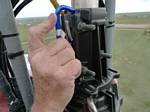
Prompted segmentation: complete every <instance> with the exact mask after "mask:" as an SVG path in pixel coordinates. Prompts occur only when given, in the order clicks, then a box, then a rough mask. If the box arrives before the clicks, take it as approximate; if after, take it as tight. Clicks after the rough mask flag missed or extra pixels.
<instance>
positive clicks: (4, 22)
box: [0, 0, 33, 112]
mask: <svg viewBox="0 0 150 112" xmlns="http://www.w3.org/2000/svg"><path fill="white" fill-rule="evenodd" d="M0 32H1V33H2V35H8V34H16V33H17V28H16V24H15V19H14V15H13V12H12V5H11V2H10V0H0ZM4 42H5V45H6V48H7V52H8V54H10V53H16V52H18V51H21V50H22V48H21V45H20V40H19V37H18V36H12V37H9V38H4ZM10 62H11V65H12V69H13V71H14V73H15V77H16V80H17V84H18V86H19V90H20V92H21V96H22V98H23V101H24V104H25V107H26V110H27V112H29V111H30V109H31V105H32V102H33V87H32V84H31V80H30V78H29V74H28V71H27V67H26V63H25V59H24V56H23V55H20V56H18V57H15V58H14V59H11V60H10Z"/></svg>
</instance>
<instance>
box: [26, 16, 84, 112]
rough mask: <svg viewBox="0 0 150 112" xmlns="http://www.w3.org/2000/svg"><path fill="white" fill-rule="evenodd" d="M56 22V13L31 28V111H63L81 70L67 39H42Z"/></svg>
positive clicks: (29, 38) (29, 39) (29, 34)
mask: <svg viewBox="0 0 150 112" xmlns="http://www.w3.org/2000/svg"><path fill="white" fill-rule="evenodd" d="M55 23H56V15H55V14H51V15H50V17H49V20H47V21H45V22H43V23H41V24H39V25H37V26H33V27H31V28H29V32H28V42H29V62H30V64H31V68H32V73H33V81H34V85H35V98H34V104H33V107H32V112H63V110H64V109H65V107H66V105H67V104H68V103H69V101H70V100H71V98H72V96H73V93H74V87H75V84H74V82H75V79H76V78H77V77H79V75H80V73H81V63H80V61H79V60H77V59H76V58H75V53H74V51H73V49H72V47H71V46H70V44H69V43H68V42H67V40H65V39H62V38H61V39H56V40H54V41H53V42H50V43H49V44H44V43H43V42H42V40H43V38H44V36H45V35H47V34H48V32H49V31H50V30H51V29H53V27H54V26H55Z"/></svg>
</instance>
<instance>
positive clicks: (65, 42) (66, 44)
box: [61, 38, 70, 47]
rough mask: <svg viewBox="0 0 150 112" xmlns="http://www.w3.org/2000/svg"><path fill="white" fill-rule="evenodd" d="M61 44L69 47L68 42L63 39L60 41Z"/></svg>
mask: <svg viewBox="0 0 150 112" xmlns="http://www.w3.org/2000/svg"><path fill="white" fill-rule="evenodd" d="M61 43H62V44H63V45H64V46H65V47H70V44H69V43H68V41H67V40H66V39H64V38H62V39H61Z"/></svg>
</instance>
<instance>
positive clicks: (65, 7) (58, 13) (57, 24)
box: [55, 5, 76, 38]
mask: <svg viewBox="0 0 150 112" xmlns="http://www.w3.org/2000/svg"><path fill="white" fill-rule="evenodd" d="M62 10H64V11H68V12H71V13H72V14H74V13H75V12H76V11H75V9H74V8H72V7H69V6H66V5H60V6H59V7H57V8H56V11H55V14H56V16H57V22H56V37H57V38H61V32H60V31H61V17H60V13H61V11H62Z"/></svg>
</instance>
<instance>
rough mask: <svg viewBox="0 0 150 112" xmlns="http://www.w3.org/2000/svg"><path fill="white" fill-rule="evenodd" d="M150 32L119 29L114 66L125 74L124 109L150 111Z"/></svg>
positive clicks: (121, 84) (122, 83) (122, 80)
mask: <svg viewBox="0 0 150 112" xmlns="http://www.w3.org/2000/svg"><path fill="white" fill-rule="evenodd" d="M149 57H150V35H145V33H144V30H120V29H117V30H116V33H115V39H114V49H113V66H114V67H115V68H117V69H118V70H119V71H120V73H121V78H120V80H119V88H120V93H121V95H122V96H123V97H124V105H123V112H150V89H149V86H150V82H149V81H150V75H149V72H150V70H149V69H150V61H149Z"/></svg>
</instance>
